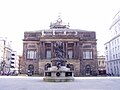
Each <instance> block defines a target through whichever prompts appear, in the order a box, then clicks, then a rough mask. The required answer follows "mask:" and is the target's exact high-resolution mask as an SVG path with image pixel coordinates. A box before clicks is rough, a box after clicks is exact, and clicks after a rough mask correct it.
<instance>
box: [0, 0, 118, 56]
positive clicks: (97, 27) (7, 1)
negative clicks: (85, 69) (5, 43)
mask: <svg viewBox="0 0 120 90" xmlns="http://www.w3.org/2000/svg"><path fill="white" fill-rule="evenodd" d="M119 10H120V0H0V37H1V36H2V37H7V38H8V40H11V41H12V47H13V50H16V51H17V52H18V54H22V45H23V42H22V39H23V35H24V31H36V30H41V29H48V28H49V25H50V22H52V21H55V20H56V19H57V18H58V14H59V13H61V18H62V20H63V22H66V23H68V22H69V23H70V28H72V29H82V30H88V31H96V35H97V39H98V41H97V43H98V46H97V47H98V51H99V53H101V54H104V43H105V42H106V41H107V39H108V40H109V38H110V36H109V33H108V32H109V27H110V25H111V23H112V19H113V17H114V15H115V14H116V13H117V12H118V11H119ZM108 37H109V38H108Z"/></svg>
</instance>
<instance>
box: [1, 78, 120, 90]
mask: <svg viewBox="0 0 120 90" xmlns="http://www.w3.org/2000/svg"><path fill="white" fill-rule="evenodd" d="M0 90H120V77H76V78H75V81H74V82H57V83H55V82H44V81H43V80H42V77H27V76H0Z"/></svg>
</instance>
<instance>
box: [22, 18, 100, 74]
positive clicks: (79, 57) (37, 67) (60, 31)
mask: <svg viewBox="0 0 120 90" xmlns="http://www.w3.org/2000/svg"><path fill="white" fill-rule="evenodd" d="M96 41H97V40H96V33H95V32H94V31H86V30H79V29H70V28H69V24H63V22H62V20H61V18H58V20H56V22H55V23H51V24H50V29H44V30H38V31H30V32H24V39H23V62H22V70H21V73H27V71H28V70H31V71H32V73H33V74H39V75H41V76H42V75H43V73H44V68H45V65H46V64H47V63H50V62H51V59H52V58H54V57H55V53H54V45H55V44H56V43H59V44H61V45H62V46H63V49H64V51H65V54H64V58H65V59H66V60H67V63H71V64H73V65H74V74H75V76H85V75H93V74H94V73H98V62H97V47H96V45H97V42H96Z"/></svg>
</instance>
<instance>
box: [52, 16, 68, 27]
mask: <svg viewBox="0 0 120 90" xmlns="http://www.w3.org/2000/svg"><path fill="white" fill-rule="evenodd" d="M56 28H57V29H59V28H60V29H61V28H66V29H68V28H69V23H68V24H64V23H63V22H62V19H61V18H60V17H58V19H57V20H56V22H55V23H52V22H51V23H50V29H56Z"/></svg>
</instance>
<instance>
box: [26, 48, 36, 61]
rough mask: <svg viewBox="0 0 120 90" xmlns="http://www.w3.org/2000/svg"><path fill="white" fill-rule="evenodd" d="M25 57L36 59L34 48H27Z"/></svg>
mask: <svg viewBox="0 0 120 90" xmlns="http://www.w3.org/2000/svg"><path fill="white" fill-rule="evenodd" d="M27 59H36V50H28V51H27Z"/></svg>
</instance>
